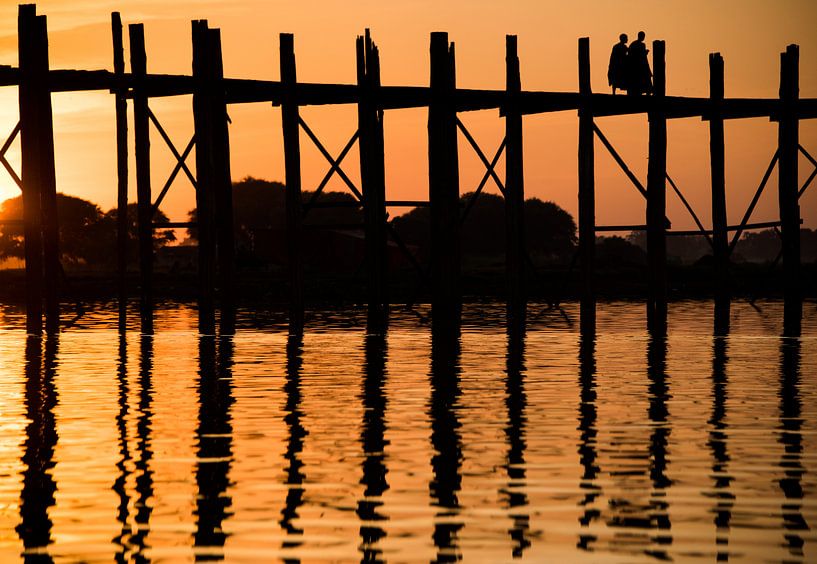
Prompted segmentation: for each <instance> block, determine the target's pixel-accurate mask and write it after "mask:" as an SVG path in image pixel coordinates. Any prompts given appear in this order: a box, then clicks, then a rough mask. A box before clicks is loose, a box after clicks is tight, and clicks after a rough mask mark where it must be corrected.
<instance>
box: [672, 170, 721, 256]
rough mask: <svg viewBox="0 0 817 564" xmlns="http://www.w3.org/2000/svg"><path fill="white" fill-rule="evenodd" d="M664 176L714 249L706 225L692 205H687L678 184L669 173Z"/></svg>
mask: <svg viewBox="0 0 817 564" xmlns="http://www.w3.org/2000/svg"><path fill="white" fill-rule="evenodd" d="M666 177H667V181H668V182H669V185H670V186H672V189H673V190H674V191H675V194H677V195H678V198H680V199H681V202H682V203H683V204H684V207H686V209H687V211H688V212H689V215H691V216H692V219H693V220H695V225H697V226H698V230H700V232H701V234H702V235H703V236H704V237H706V242H707V243H709V247H710V248H712V249H714V248H715V243H713V242H712V237H710V236H709V233H708V232H707V230H706V227H704V226H703V224H702V223H701V220H700V219H698V215H697V214H696V213H695V210H693V209H692V206H690V205H689V202H687V199H686V198H684V195H683V194H682V193H681V190H679V189H678V186H676V185H675V182H673V180H672V178H670V176H669V174H667V175H666Z"/></svg>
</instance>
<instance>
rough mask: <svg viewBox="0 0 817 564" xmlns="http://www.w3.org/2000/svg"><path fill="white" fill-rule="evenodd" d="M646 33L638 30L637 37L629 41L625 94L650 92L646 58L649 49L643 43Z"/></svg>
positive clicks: (649, 75) (650, 85)
mask: <svg viewBox="0 0 817 564" xmlns="http://www.w3.org/2000/svg"><path fill="white" fill-rule="evenodd" d="M644 37H646V34H645V33H644V32H643V31H639V32H638V39H636V40H635V41H633V42H632V43H630V48H629V49H628V50H627V72H628V75H629V76H628V78H627V82H628V84H627V94H629V95H631V96H639V95H641V94H650V93H652V71H650V63H649V61H648V60H647V53H649V52H650V51H649V49H647V46H646V45H645V44H644Z"/></svg>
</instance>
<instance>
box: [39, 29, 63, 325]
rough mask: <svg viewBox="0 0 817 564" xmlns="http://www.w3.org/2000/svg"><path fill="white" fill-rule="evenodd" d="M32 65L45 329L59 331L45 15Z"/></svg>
mask: <svg viewBox="0 0 817 564" xmlns="http://www.w3.org/2000/svg"><path fill="white" fill-rule="evenodd" d="M36 34H37V35H36V40H35V41H36V51H35V52H36V65H37V73H38V74H39V75H40V76H41V77H42V82H41V87H40V88H39V89H38V91H37V106H38V109H37V111H38V117H37V137H38V142H39V145H40V162H39V166H40V190H41V192H40V207H41V213H42V228H43V267H44V269H43V275H44V279H45V284H44V290H45V329H46V331H47V332H48V333H56V332H58V331H59V330H60V302H59V283H60V278H61V276H62V271H61V267H60V230H59V219H58V217H57V176H56V170H55V167H54V123H53V118H52V113H51V91H50V89H49V87H48V78H47V77H48V29H47V27H46V18H45V16H37V18H36Z"/></svg>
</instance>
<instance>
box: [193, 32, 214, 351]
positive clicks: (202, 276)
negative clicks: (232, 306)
mask: <svg viewBox="0 0 817 564" xmlns="http://www.w3.org/2000/svg"><path fill="white" fill-rule="evenodd" d="M208 31H209V30H208V29H207V21H206V20H195V21H193V24H192V32H193V77H194V79H195V83H196V86H195V92H194V93H193V125H194V128H195V137H196V221H197V228H198V234H199V296H198V305H199V332H200V333H201V334H204V335H212V334H214V333H215V323H216V321H215V303H214V290H215V277H216V234H215V194H214V192H215V184H216V180H215V170H214V169H215V167H214V158H213V154H214V151H213V120H212V115H211V100H210V98H211V91H212V88H211V86H210V79H211V77H212V71H213V69H212V58H211V56H210V49H209V47H210V45H209V42H208Z"/></svg>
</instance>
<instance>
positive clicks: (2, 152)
mask: <svg viewBox="0 0 817 564" xmlns="http://www.w3.org/2000/svg"><path fill="white" fill-rule="evenodd" d="M18 133H20V122H19V121H18V122H17V125H15V126H14V129H12V130H11V133H9V136H8V139H6V142H5V143H3V147H2V148H0V163H2V164H3V166H4V167H5V168H6V170H7V171H8V173H9V176H11V178H12V180H14V183H15V184H17V186H19V187H20V190H22V189H23V181H22V180H20V177H19V176H18V175H17V172H15V170H14V167H12V166H11V163H9V162H8V161H7V160H6V152H7V151H8V150H9V147H11V144H12V143H14V139H15V138H16V137H17V134H18Z"/></svg>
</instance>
